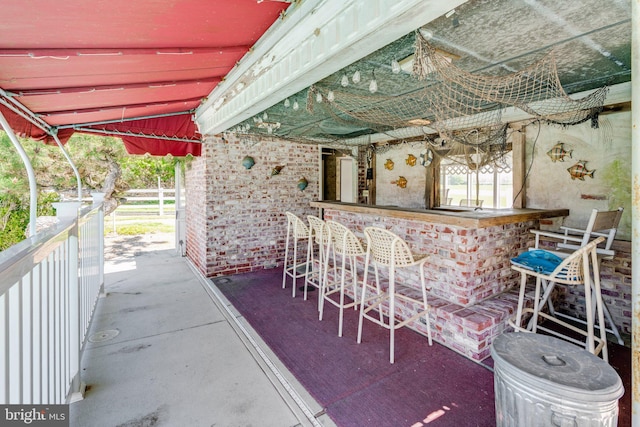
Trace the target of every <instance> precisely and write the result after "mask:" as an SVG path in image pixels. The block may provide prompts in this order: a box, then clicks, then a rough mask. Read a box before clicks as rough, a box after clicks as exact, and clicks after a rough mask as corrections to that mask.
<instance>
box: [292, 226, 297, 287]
mask: <svg viewBox="0 0 640 427" xmlns="http://www.w3.org/2000/svg"><path fill="white" fill-rule="evenodd" d="M291 275H292V276H293V289H292V291H291V296H292V297H293V298H295V297H296V285H297V282H298V239H296V237H295V236H294V237H293V270H292V271H291Z"/></svg>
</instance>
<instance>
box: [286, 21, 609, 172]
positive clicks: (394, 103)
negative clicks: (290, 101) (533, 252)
mask: <svg viewBox="0 0 640 427" xmlns="http://www.w3.org/2000/svg"><path fill="white" fill-rule="evenodd" d="M425 34H426V32H421V31H416V33H415V50H414V53H413V55H411V57H412V61H413V67H414V68H413V77H416V78H417V79H418V80H417V81H418V82H423V83H418V84H417V85H416V86H415V87H416V89H415V90H410V91H407V92H406V93H403V94H397V93H380V88H379V87H378V82H377V78H378V73H379V71H380V70H384V71H386V70H389V69H390V70H389V74H390V75H393V73H394V72H397V73H398V74H400V72H401V71H402V66H401V67H400V68H398V65H400V63H398V64H396V62H397V60H395V59H392V61H391V67H389V66H386V67H384V68H381V69H380V70H379V69H376V70H373V71H372V75H371V77H372V79H371V80H370V82H369V86H370V89H371V90H370V91H366V90H346V89H345V88H344V87H343V86H342V81H344V80H345V79H344V78H343V79H342V80H340V78H338V79H337V81H336V80H335V79H334V80H332V84H329V83H319V84H316V85H313V86H312V87H311V88H310V89H309V90H310V92H311V93H312V94H313V96H314V97H315V96H316V93H322V96H323V98H325V99H326V96H327V95H326V94H327V93H328V91H329V90H331V91H332V92H333V93H332V94H333V96H332V98H334V100H333V101H332V102H323V103H320V104H315V106H314V105H313V104H310V103H307V109H308V112H309V113H310V114H313V113H314V111H313V110H314V107H315V108H320V109H322V111H323V113H324V114H326V115H329V116H330V120H331V121H333V122H335V123H338V124H344V125H345V126H351V127H352V128H359V129H370V130H372V131H374V132H380V133H388V132H389V131H392V130H393V131H395V132H396V133H399V132H400V131H401V130H403V129H414V130H415V128H420V127H422V128H424V127H425V126H428V127H429V129H423V130H424V131H425V132H431V130H434V131H435V132H436V133H437V136H438V138H434V141H435V140H439V141H440V144H439V145H437V144H435V143H433V144H432V145H433V152H432V153H431V154H432V155H430V156H428V157H435V156H439V157H443V158H447V159H453V160H454V161H456V162H460V163H461V164H467V165H468V166H470V167H473V168H474V170H475V169H478V168H480V167H484V166H486V165H493V164H496V163H498V162H500V159H501V158H502V157H503V156H504V155H505V154H506V153H508V152H509V151H510V149H509V146H508V144H507V124H506V123H504V122H503V119H502V111H504V109H505V108H507V107H514V108H518V109H520V110H523V111H524V112H526V113H528V114H530V115H532V116H533V117H534V118H535V119H539V120H543V121H546V122H548V123H557V124H562V125H574V124H578V123H582V122H584V121H587V120H591V123H592V125H597V118H598V115H599V113H600V112H601V111H602V106H603V104H604V100H605V97H606V94H607V91H608V88H607V87H602V88H600V89H598V90H595V91H593V92H592V93H591V94H589V95H587V96H585V97H582V98H579V99H574V98H571V97H569V96H568V95H567V93H566V92H565V90H564V88H563V87H562V85H561V83H560V81H559V79H558V73H557V66H556V61H555V58H554V55H553V53H551V54H549V55H547V56H546V57H544V58H542V59H541V60H539V61H537V62H535V63H532V64H531V65H529V66H528V67H526V68H523V69H521V70H518V71H516V72H513V73H511V74H505V75H494V74H481V73H471V72H468V71H465V70H463V69H462V68H459V67H458V66H456V64H455V63H454V60H455V57H456V55H455V54H449V53H447V52H443V51H441V50H438V49H437V48H436V47H434V46H432V45H431V44H430V42H429V40H428V37H426V36H425ZM403 62H404V63H405V64H406V63H407V62H406V61H405V60H404V59H403ZM345 76H346V74H345ZM381 76H382V74H381V75H380V77H379V78H382V77H381ZM393 78H394V79H397V78H398V77H393ZM361 79H362V76H361V74H360V71H355V72H354V73H353V74H352V77H351V81H352V82H353V83H354V84H357V83H358V82H360V80H361ZM373 82H375V83H373ZM347 83H349V82H347ZM383 92H384V91H383ZM312 99H313V98H312ZM301 136H302V135H300V134H299V135H296V137H298V138H299V137H301ZM302 137H303V138H304V136H302ZM332 137H335V135H333V134H331V135H328V136H326V138H329V139H330V138H332ZM322 138H323V137H320V136H319V137H318V140H316V141H315V142H322V143H325V144H326V141H324V142H323V141H320V139H322ZM310 139H311V140H312V142H314V141H313V138H310ZM329 142H334V143H336V140H332V141H329ZM352 143H353V144H356V145H364V144H367V143H368V142H367V139H366V138H361V139H360V140H359V141H358V142H352ZM429 143H431V142H429ZM476 147H480V150H479V151H476ZM473 152H476V153H480V154H482V156H481V158H480V159H474V160H473V161H471V160H470V159H471V157H470V156H469V153H473ZM556 155H558V154H556ZM566 156H570V152H567V154H566V155H562V154H560V157H559V158H558V159H557V160H560V159H561V158H564V157H566ZM429 160H430V159H428V158H427V157H425V159H424V164H425V165H427V164H428V163H429ZM557 160H556V161H557ZM468 161H470V162H471V163H473V164H472V165H471V164H469V163H467V162H468Z"/></svg>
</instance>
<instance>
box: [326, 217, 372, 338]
mask: <svg viewBox="0 0 640 427" xmlns="http://www.w3.org/2000/svg"><path fill="white" fill-rule="evenodd" d="M326 225H327V228H328V229H329V236H330V238H329V239H328V246H327V247H328V248H330V250H329V249H328V250H327V251H326V252H325V253H326V256H325V257H324V268H323V274H324V280H323V282H322V288H321V289H322V290H321V292H320V293H321V300H320V317H319V319H320V320H322V315H323V313H324V303H325V302H328V303H330V304H332V305H334V306H336V307H338V310H339V320H338V336H339V337H341V336H342V324H343V318H344V309H345V308H351V307H353V308H354V309H356V308H357V306H358V269H357V259H356V258H357V257H359V256H364V255H365V254H366V251H365V249H364V247H363V245H362V242H361V241H360V239H358V238H357V237H356V235H355V234H353V232H352V231H351V230H349V229H348V228H347V227H345V226H344V225H342V224H340V223H338V222H335V221H331V220H328V221H326ZM330 253H331V255H332V258H333V266H334V279H333V283H331V282H329V275H328V273H329V257H330ZM336 255H338V257H337V258H339V260H338V259H337V258H336ZM347 259H348V260H349V272H350V275H351V286H352V290H353V301H351V302H346V301H345V287H346V286H347V284H346V274H347ZM337 272H339V273H340V277H339V278H338V275H337ZM334 295H337V300H336V299H334V298H335V297H334Z"/></svg>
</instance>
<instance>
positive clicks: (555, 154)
mask: <svg viewBox="0 0 640 427" xmlns="http://www.w3.org/2000/svg"><path fill="white" fill-rule="evenodd" d="M571 153H573V150H569V151H566V150H565V149H564V143H562V142H558V143H557V144H556V145H554V146H553V148H551V150H549V151H547V156H549V157H550V158H551V161H552V162H554V163H555V162H558V161H560V162H564V158H565V156H569V158H571Z"/></svg>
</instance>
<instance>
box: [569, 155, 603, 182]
mask: <svg viewBox="0 0 640 427" xmlns="http://www.w3.org/2000/svg"><path fill="white" fill-rule="evenodd" d="M595 171H596V170H595V169H593V170H587V161H586V160H579V161H578V163H576V164H575V165H573V166H571V167H570V168H568V169H567V172H569V175H571V179H572V180H575V179H579V180H580V181H584V177H585V176H588V177H590V178H592V179H593V173H594V172H595Z"/></svg>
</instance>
